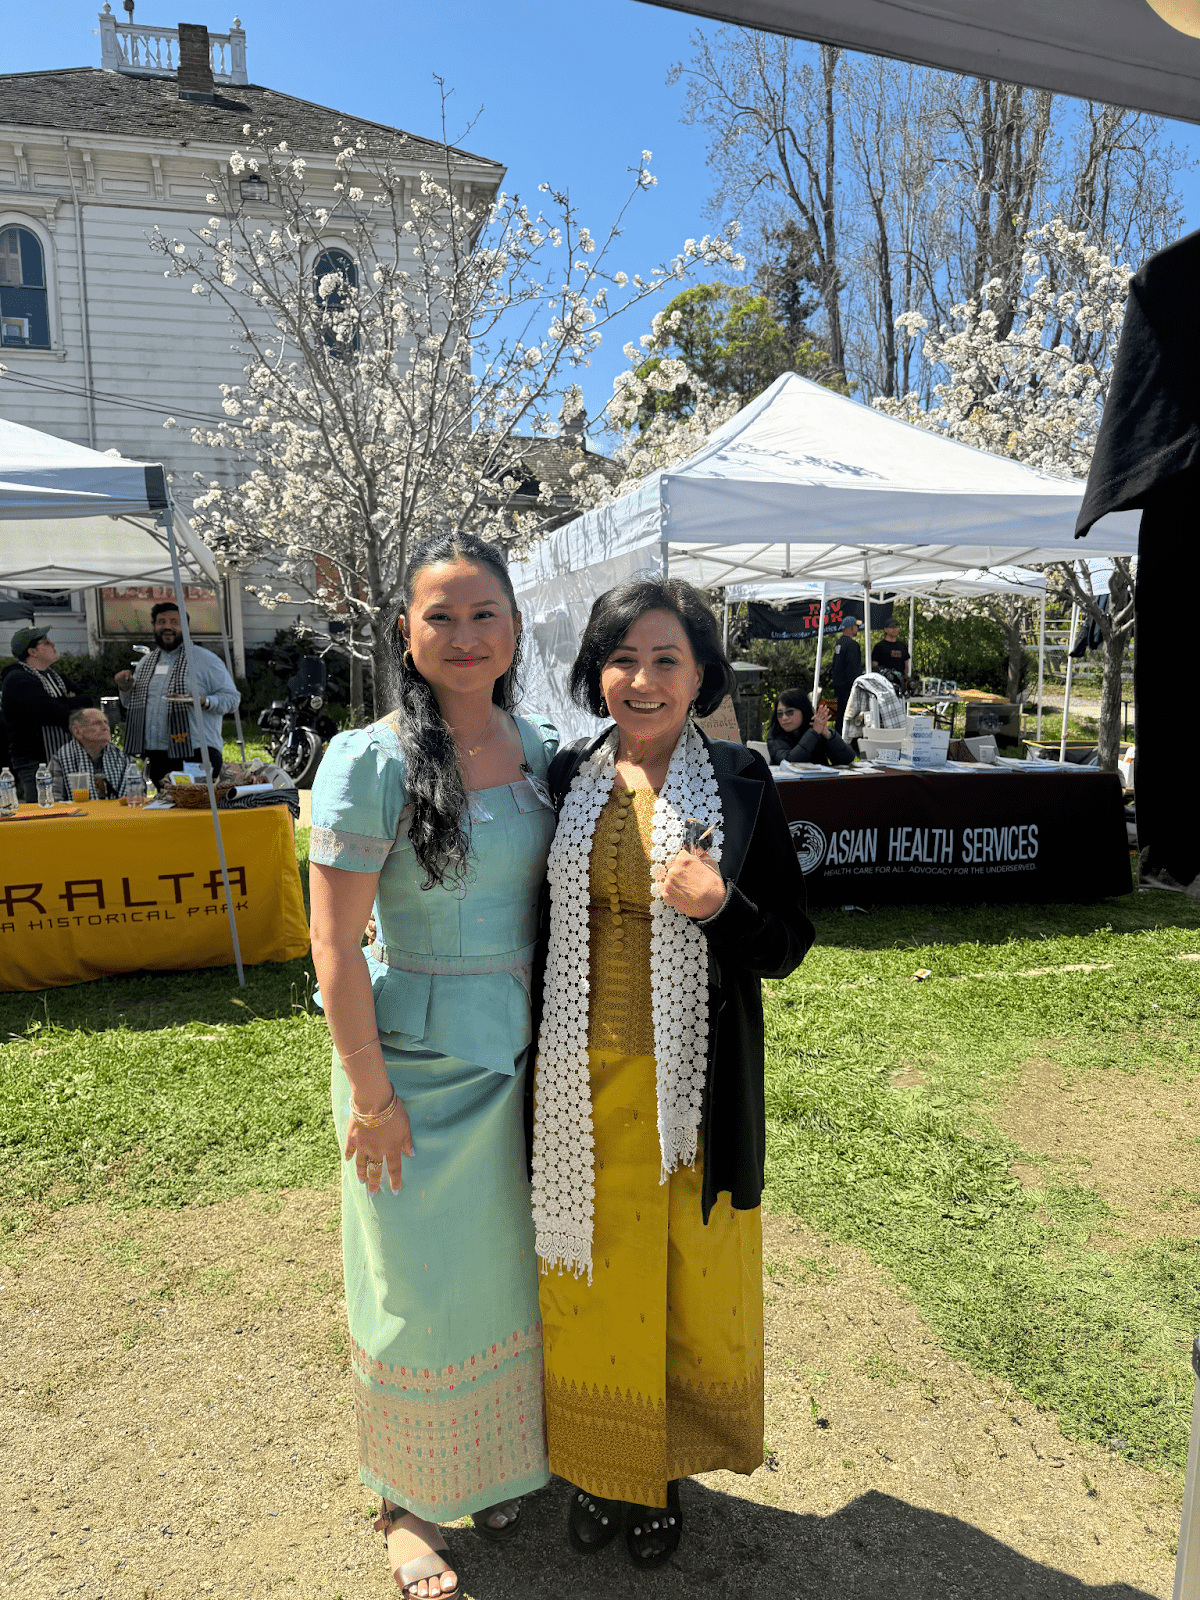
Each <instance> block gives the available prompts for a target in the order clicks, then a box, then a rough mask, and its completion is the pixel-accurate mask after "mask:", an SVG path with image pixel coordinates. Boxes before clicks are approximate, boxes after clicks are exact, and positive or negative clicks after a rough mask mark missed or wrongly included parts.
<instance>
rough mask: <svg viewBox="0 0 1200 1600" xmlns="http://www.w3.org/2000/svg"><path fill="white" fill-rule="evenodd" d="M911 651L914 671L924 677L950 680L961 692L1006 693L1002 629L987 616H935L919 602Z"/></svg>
mask: <svg viewBox="0 0 1200 1600" xmlns="http://www.w3.org/2000/svg"><path fill="white" fill-rule="evenodd" d="M907 620H908V619H907V618H905V623H907ZM907 631H908V629H907V627H904V629H903V632H905V633H907ZM912 648H913V669H914V671H916V672H918V673H920V675H921V677H923V678H952V679H953V680H954V681H955V682H956V683H958V684H960V685H961V687H962V688H964V689H988V690H990V691H991V692H992V693H993V694H1007V692H1008V650H1007V646H1006V645H1005V642H1004V629H1003V628H1002V627H1001V626H1000V624H999V623H998V622H993V621H991V619H990V618H988V617H935V616H930V615H927V614H926V613H925V611H924V609H923V607H922V606H921V605H920V604H919V603H918V605H917V629H916V640H915V641H914V642H913V646H912Z"/></svg>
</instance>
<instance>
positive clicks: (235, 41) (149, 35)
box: [100, 0, 249, 84]
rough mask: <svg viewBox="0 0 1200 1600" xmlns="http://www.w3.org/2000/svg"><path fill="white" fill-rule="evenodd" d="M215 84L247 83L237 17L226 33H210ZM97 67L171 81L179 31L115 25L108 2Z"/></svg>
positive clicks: (243, 37)
mask: <svg viewBox="0 0 1200 1600" xmlns="http://www.w3.org/2000/svg"><path fill="white" fill-rule="evenodd" d="M208 45H209V54H210V59H211V62H212V74H213V82H214V83H222V84H239V83H247V82H248V81H249V80H248V79H247V77H246V33H245V30H244V29H243V27H242V25H241V21H240V19H239V18H238V17H234V19H233V26H232V27H231V28H230V30H229V32H228V33H210V34H209V36H208ZM100 65H101V67H102V68H103V69H104V71H105V72H130V73H137V74H139V75H140V76H143V77H150V78H173V77H175V75H176V73H177V72H178V70H179V29H178V28H156V27H152V26H150V25H149V24H146V23H141V22H118V21H117V19H116V17H115V16H114V15H113V12H112V8H111V6H110V5H109V0H105V3H104V10H103V11H102V12H101V13H100Z"/></svg>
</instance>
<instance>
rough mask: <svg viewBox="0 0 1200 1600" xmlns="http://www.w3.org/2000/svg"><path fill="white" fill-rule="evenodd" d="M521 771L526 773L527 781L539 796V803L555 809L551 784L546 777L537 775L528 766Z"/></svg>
mask: <svg viewBox="0 0 1200 1600" xmlns="http://www.w3.org/2000/svg"><path fill="white" fill-rule="evenodd" d="M521 771H522V772H523V773H524V774H525V782H526V783H527V784H528V785H529V787H530V788H531V789H532V790H533V792H534V794H535V795H536V796H537V799H538V802H539V804H541V805H544V806H549V807H550V808H551V809H553V806H554V801H553V799H552V798H551V796H550V785H549V784H548V783H547V782H546V780H545V778H539V777H537V776H536V775H535V774H534V773H532V772H530V770H529V768H528V767H522V768H521ZM515 787H517V786H516V785H514V788H515ZM522 809H523V808H522Z"/></svg>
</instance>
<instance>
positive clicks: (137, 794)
mask: <svg viewBox="0 0 1200 1600" xmlns="http://www.w3.org/2000/svg"><path fill="white" fill-rule="evenodd" d="M125 804H126V805H127V806H132V807H133V808H134V810H135V811H136V810H140V808H141V807H142V806H144V805H145V804H146V782H145V779H144V778H143V777H142V775H141V773H140V772H139V771H138V769H137V768H136V767H134V768H132V769H131V771H130V774H129V778H128V781H127V782H126V784H125Z"/></svg>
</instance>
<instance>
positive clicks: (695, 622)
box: [571, 578, 737, 717]
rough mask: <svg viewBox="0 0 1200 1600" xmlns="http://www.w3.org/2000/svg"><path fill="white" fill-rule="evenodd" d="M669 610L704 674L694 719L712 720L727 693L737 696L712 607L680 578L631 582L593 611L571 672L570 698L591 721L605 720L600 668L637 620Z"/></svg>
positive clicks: (609, 594) (606, 596)
mask: <svg viewBox="0 0 1200 1600" xmlns="http://www.w3.org/2000/svg"><path fill="white" fill-rule="evenodd" d="M647 611H670V612H671V613H672V614H673V615H675V616H677V617H678V618H679V620H680V622H681V623H682V624H683V631H684V632H685V633H686V634H687V636H688V643H689V644H690V645H691V647H692V654H693V655H694V656H695V658H696V665H697V666H698V667H699V668H700V670H701V672H702V673H703V677H702V678H701V680H700V688H699V691H698V692H697V695H696V700H695V710H696V715H697V716H698V717H707V716H711V715H712V713H713V712H714V711H715V710H716V709H717V707H718V706H719V705H720V704H721V701H722V700H724V698H725V696H726V695H727V694H736V693H737V676H736V674H735V673H734V670H733V668H732V667H731V666H730V665H729V662H728V661H726V659H725V652H724V650H722V649H721V635H720V634H719V633H718V631H717V619H716V617H714V616H713V613H712V607H711V606H710V605H709V604H708V602H707V601H706V600H705V598H704V596H703V595H702V594H701V593H700V591H699V589H693V587H692V585H691V584H690V583H684V581H683V580H682V578H635V579H634V580H633V582H632V583H622V584H618V585H617V587H616V588H615V589H609V590H608V592H607V593H606V594H602V595H601V596H600V598H599V600H597V601H596V603H595V605H594V606H593V607H592V610H591V615H590V616H589V617H588V620H587V627H586V628H585V629H584V630H583V638H582V639H581V640H580V643H579V654H578V655H577V656H576V657H575V662H574V665H573V666H572V668H571V698H572V700H574V702H575V704H576V705H577V706H581V707H582V708H583V709H584V710H585V711H590V712H591V713H592V715H593V716H594V717H607V716H608V714H609V712H608V707H607V706H606V705H605V703H604V691H603V690H602V688H601V686H600V677H601V674H602V673H603V671H604V663H605V662H606V661H607V660H608V658H609V656H611V655H612V653H613V651H614V650H615V649H616V648H617V646H618V645H619V644H620V642H621V640H622V639H623V638H624V637H625V635H626V634H627V633H628V632H629V630H630V628H632V627H633V625H634V623H635V622H636V621H637V620H638V618H639V617H643V616H645V614H646V612H647Z"/></svg>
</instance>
